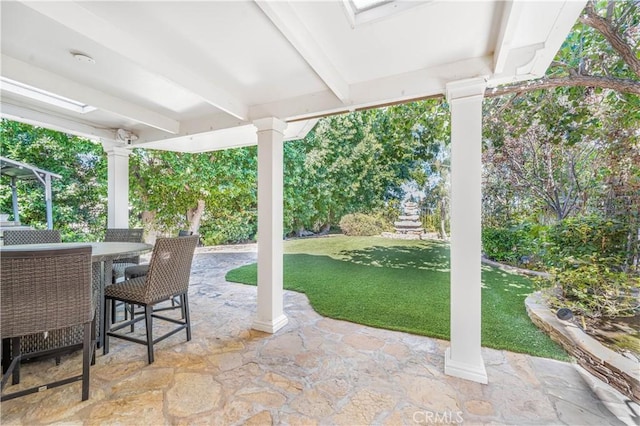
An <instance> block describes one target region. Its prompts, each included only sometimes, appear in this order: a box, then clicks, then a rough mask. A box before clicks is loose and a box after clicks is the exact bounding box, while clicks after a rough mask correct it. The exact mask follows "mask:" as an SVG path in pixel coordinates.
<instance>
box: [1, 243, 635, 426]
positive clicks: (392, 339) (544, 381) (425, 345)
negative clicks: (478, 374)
mask: <svg viewBox="0 0 640 426" xmlns="http://www.w3.org/2000/svg"><path fill="white" fill-rule="evenodd" d="M242 251H243V252H242ZM255 258H256V253H255V247H254V246H247V247H245V248H244V250H241V252H235V253H226V252H224V251H222V250H219V249H213V248H200V249H198V251H197V254H196V256H195V259H194V264H193V269H192V275H191V278H192V279H191V287H190V292H189V294H190V304H191V315H192V321H193V340H192V341H190V342H186V341H185V338H184V333H178V334H177V335H175V336H172V337H171V338H169V339H167V340H165V341H162V342H161V343H159V344H158V345H157V349H156V353H155V356H156V361H155V363H154V364H152V365H147V363H146V349H145V348H144V347H143V346H141V345H136V344H133V343H130V342H127V341H124V340H119V339H111V344H110V346H111V351H110V353H109V354H107V355H105V356H103V355H102V353H101V351H99V352H98V357H97V361H96V365H95V366H93V367H92V369H91V394H90V399H89V400H88V401H85V402H81V401H80V384H79V383H76V384H73V385H67V386H63V387H60V388H56V389H50V390H47V391H45V392H40V393H37V394H34V395H29V396H27V397H23V398H18V399H15V400H11V401H6V402H4V403H2V406H1V408H0V409H1V411H2V414H1V419H0V420H1V421H0V423H1V424H2V425H41V424H65V425H75V424H78V425H81V424H84V425H94V424H96V425H97V424H119V425H188V424H194V425H240V424H246V425H270V424H278V425H280V424H283V425H316V424H318V425H369V424H379V425H402V424H404V425H420V424H421V425H425V424H455V423H464V424H469V425H475V424H508V425H547V424H567V425H620V424H625V423H626V424H634V423H633V422H634V421H635V422H637V420H638V419H637V417H636V418H635V419H632V418H631V417H629V414H628V413H629V412H630V411H629V407H631V408H634V409H636V410H637V404H635V405H634V404H630V405H628V404H627V406H624V407H623V405H625V401H624V400H623V399H621V396H620V394H617V395H616V394H615V391H614V390H612V389H611V388H608V387H607V386H604V385H603V384H597V383H596V384H592V386H590V385H589V381H591V380H592V379H591V378H590V377H589V376H588V375H587V376H585V375H584V374H586V373H584V371H582V370H581V369H580V368H577V367H575V366H574V365H572V364H569V363H564V362H558V361H553V360H548V359H542V358H535V357H531V356H528V355H522V354H515V353H511V352H506V351H498V350H491V349H483V356H484V359H485V362H486V366H487V372H488V375H489V384H488V385H480V384H477V383H472V382H469V381H465V380H461V379H457V378H453V377H449V376H445V375H444V373H443V371H444V355H443V354H444V350H445V348H446V347H447V345H448V342H446V341H440V340H435V339H430V338H426V337H421V336H414V335H411V334H407V333H400V332H392V331H386V330H380V329H375V328H371V327H365V326H361V325H357V324H352V323H349V322H345V321H337V320H333V319H328V318H324V317H321V316H320V315H318V314H317V313H315V312H314V311H313V309H312V308H311V307H310V305H309V303H308V300H307V298H306V297H305V296H304V295H303V294H300V293H295V292H290V291H287V292H285V312H286V314H287V316H288V318H289V323H288V324H287V326H285V327H284V328H283V329H282V330H280V331H279V332H277V333H276V334H275V335H270V334H266V333H262V332H257V331H253V330H251V323H252V320H253V318H254V313H255V311H256V288H255V287H252V286H244V285H239V284H233V283H227V282H225V280H224V275H225V273H226V271H228V270H229V269H232V268H234V267H237V266H239V265H242V264H246V263H249V262H252V261H255ZM79 359H80V358H79V356H78V355H76V356H74V357H72V358H71V359H69V358H67V359H63V362H62V364H61V365H60V366H59V367H55V364H54V362H53V361H43V362H37V363H30V364H27V365H26V366H25V367H24V368H23V378H22V381H23V384H24V385H29V384H30V383H32V382H33V381H34V380H37V379H38V378H41V377H42V375H43V374H45V373H46V374H55V373H62V372H68V370H69V369H71V368H77V366H78V365H79V364H78V363H79ZM596 385H597V387H596V390H597V392H598V394H599V396H597V395H596V393H594V391H592V387H595V386H596ZM603 401H605V402H607V403H608V404H609V406H610V407H611V408H612V409H613V410H614V411H617V413H618V416H619V417H620V418H617V417H616V416H614V415H613V414H612V413H611V411H610V410H609V409H607V407H606V406H605V403H603Z"/></svg>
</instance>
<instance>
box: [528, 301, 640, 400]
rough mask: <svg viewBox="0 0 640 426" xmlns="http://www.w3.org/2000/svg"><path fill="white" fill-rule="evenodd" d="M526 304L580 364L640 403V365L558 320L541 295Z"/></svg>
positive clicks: (538, 322) (536, 320)
mask: <svg viewBox="0 0 640 426" xmlns="http://www.w3.org/2000/svg"><path fill="white" fill-rule="evenodd" d="M525 305H526V308H527V313H528V314H529V318H531V321H533V323H534V324H535V325H536V326H537V327H539V328H540V329H542V330H544V331H545V332H546V333H547V334H549V336H550V337H551V339H553V340H554V341H555V342H557V343H559V344H560V345H562V347H563V348H564V349H565V350H566V351H567V352H568V353H569V354H570V355H571V356H573V357H574V358H575V359H576V361H577V363H578V365H580V366H581V367H583V368H584V369H585V370H587V371H589V372H590V373H591V374H593V375H594V376H595V377H597V378H598V379H600V380H602V381H603V382H605V383H607V384H609V385H610V386H612V387H613V388H615V389H617V390H618V391H620V392H621V393H622V394H623V395H625V396H626V397H628V398H631V399H632V400H634V401H635V402H638V403H640V362H638V361H637V360H636V361H634V360H632V359H630V358H627V357H625V356H623V355H621V354H619V353H617V352H615V351H613V350H611V349H609V348H607V347H606V346H604V345H603V344H602V343H600V342H598V341H597V340H596V339H594V338H593V337H591V336H589V335H588V334H586V333H585V332H584V331H583V330H582V329H581V328H580V327H578V326H577V325H576V324H574V323H572V322H571V321H563V320H560V319H558V318H557V316H556V315H555V313H554V312H553V311H551V310H550V309H549V307H548V306H547V305H546V303H545V302H544V300H543V298H542V295H541V294H540V292H536V293H533V294H531V295H529V296H528V297H527V298H526V299H525Z"/></svg>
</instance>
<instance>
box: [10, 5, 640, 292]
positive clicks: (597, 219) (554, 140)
mask: <svg viewBox="0 0 640 426" xmlns="http://www.w3.org/2000/svg"><path fill="white" fill-rule="evenodd" d="M639 40H640V13H639V12H638V4H637V3H635V2H633V1H621V2H589V3H588V5H587V7H586V8H585V11H584V13H583V16H582V17H581V18H580V19H579V21H578V22H577V23H576V25H575V27H574V28H573V31H572V32H571V33H570V34H569V36H568V38H567V40H566V42H565V43H564V45H563V46H562V48H561V50H560V51H559V52H558V55H557V57H556V58H555V60H554V62H553V64H552V66H551V67H550V68H549V71H548V73H547V75H546V76H545V77H544V78H542V79H540V80H538V81H536V82H531V83H527V84H524V85H513V86H507V87H501V88H498V89H496V90H491V89H490V90H488V91H487V94H486V95H487V98H486V100H485V102H484V114H483V118H484V138H483V139H484V154H483V155H484V178H483V179H484V181H483V185H484V186H483V191H484V194H483V226H484V231H483V243H484V251H485V254H486V255H487V256H489V257H491V258H493V259H496V260H500V261H506V262H509V263H512V264H516V265H526V266H527V267H531V268H538V269H549V268H556V269H554V271H557V274H558V275H556V278H555V279H554V280H555V281H554V280H552V281H553V282H552V284H553V283H558V282H560V281H562V280H561V278H562V275H561V274H562V273H568V272H574V270H575V269H576V268H578V269H579V265H581V264H582V263H584V262H585V261H586V260H585V259H588V260H589V262H591V263H594V262H595V264H598V265H602V266H603V267H606V268H609V269H610V270H612V271H613V273H620V274H623V273H624V274H627V273H630V274H631V278H629V279H627V278H625V279H624V281H625V282H626V283H627V284H628V288H631V287H633V286H635V285H636V284H635V281H633V280H635V278H633V277H634V274H635V273H637V270H638V257H639V251H640V248H639V245H640V244H639V241H640V96H639V95H638V94H639V93H640V55H639V54H638V43H639V42H640V41H639ZM497 95H499V96H497ZM449 120H450V114H449V109H448V105H447V103H446V102H445V100H444V99H431V100H425V101H420V102H414V103H408V104H403V105H394V106H389V107H385V108H381V109H376V110H368V111H360V112H354V113H349V114H343V115H335V116H330V117H326V118H323V119H321V120H320V121H319V123H318V124H317V125H316V127H315V128H314V129H313V130H312V131H311V132H310V133H309V134H308V135H307V137H306V138H305V139H304V140H300V141H294V142H288V143H286V144H285V149H284V161H285V171H284V172H285V175H284V182H285V188H284V212H285V217H284V229H285V233H286V235H288V236H295V235H306V234H308V233H309V232H313V233H326V232H329V231H330V230H331V228H332V227H334V228H335V227H337V226H338V225H339V223H340V221H341V219H343V217H345V216H346V215H349V216H347V220H345V221H344V222H343V223H349V226H350V229H361V228H363V227H365V226H364V222H366V223H374V222H375V223H380V221H382V222H385V223H386V225H385V224H384V223H382V224H380V228H385V226H386V227H388V226H390V225H391V223H392V222H393V220H396V219H397V216H398V214H399V207H400V204H401V202H402V201H403V200H407V199H412V200H414V201H417V202H418V203H419V204H420V207H421V211H422V221H423V225H424V226H425V228H426V229H427V230H428V231H434V232H437V233H438V234H439V235H440V237H442V238H446V237H447V234H448V193H449V154H448V145H449V138H450V128H449V124H450V123H449ZM0 134H1V138H2V139H1V145H0V148H1V153H2V155H3V156H6V157H9V158H11V159H14V160H18V161H22V162H26V163H29V164H33V165H35V166H37V167H40V168H43V169H45V170H49V171H52V172H55V173H58V174H60V175H62V178H61V179H57V180H54V182H53V193H54V224H55V227H56V228H57V229H59V230H61V231H62V234H63V238H64V240H67V241H82V240H85V241H86V240H95V239H98V238H101V236H102V234H103V232H104V228H105V227H106V205H107V202H106V192H107V190H106V179H107V177H106V157H105V154H104V153H103V150H102V147H101V146H100V145H98V144H95V143H92V142H90V141H87V140H83V139H80V138H77V137H74V136H70V135H66V134H61V133H59V132H55V131H50V130H46V129H42V128H37V127H32V126H30V125H27V124H21V123H16V122H11V121H6V120H3V121H2V125H1V127H0ZM129 164H130V202H131V207H130V208H131V215H130V218H131V223H130V225H131V226H135V227H137V226H144V228H145V231H146V233H147V236H148V238H149V239H153V237H154V236H155V235H157V234H169V235H171V234H175V233H177V230H179V229H190V230H192V231H194V232H198V233H200V234H201V236H202V239H203V241H204V242H205V244H221V243H237V242H244V241H251V240H254V239H255V237H256V231H257V229H256V228H257V226H256V223H257V196H256V189H257V185H256V178H257V151H256V148H255V147H248V148H238V149H230V150H226V151H216V152H209V153H204V154H182V153H175V152H164V151H153V150H145V149H135V150H134V151H133V153H132V155H131V157H130V161H129ZM1 183H2V185H1V187H0V209H1V211H2V212H7V213H9V212H11V192H10V188H9V184H8V180H7V179H6V178H5V177H3V180H2V181H1ZM18 192H19V198H20V209H21V220H22V222H23V223H26V224H29V225H32V226H34V227H44V225H45V223H46V220H45V217H44V216H45V208H44V195H43V191H42V189H41V188H40V187H39V185H38V184H37V183H26V182H20V183H19V187H18ZM356 213H357V214H358V215H354V214H356ZM354 218H355V219H354ZM358 218H361V219H358ZM354 220H355V222H354ZM358 220H360V221H362V222H363V223H358ZM376 226H377V225H376ZM366 228H367V229H368V228H369V226H366ZM581 262H582V263H581ZM582 275H584V274H582ZM579 276H580V274H578V276H575V274H574V275H573V276H572V280H573V281H574V282H575V281H578V282H580V280H579V279H578V278H579ZM625 277H626V275H625ZM583 281H584V282H583V283H582V284H584V288H582V287H581V288H580V291H585V292H587V293H588V292H591V293H593V292H594V291H595V290H594V289H593V288H592V287H589V286H590V284H589V283H588V282H587V280H586V279H585V280H583ZM582 284H580V285H582ZM598 291H600V290H598ZM603 291H604V293H607V292H609V293H611V294H613V295H614V296H612V297H613V298H615V297H618V296H617V295H619V294H620V291H619V290H616V289H614V290H611V289H605V290H603ZM621 291H623V292H624V291H627V290H626V289H624V288H623V290H621ZM560 303H565V302H564V301H563V302H560Z"/></svg>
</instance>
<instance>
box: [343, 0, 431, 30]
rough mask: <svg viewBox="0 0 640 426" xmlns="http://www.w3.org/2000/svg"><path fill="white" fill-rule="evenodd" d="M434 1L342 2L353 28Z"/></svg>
mask: <svg viewBox="0 0 640 426" xmlns="http://www.w3.org/2000/svg"><path fill="white" fill-rule="evenodd" d="M431 1H432V0H410V1H401V0H342V4H343V5H344V10H345V13H346V14H347V18H348V19H349V22H350V23H351V27H352V28H355V27H357V26H358V25H361V24H365V23H369V22H373V21H378V20H381V19H385V18H388V17H390V16H392V15H395V14H397V13H399V12H402V11H405V10H407V9H410V8H412V7H414V6H420V5H423V4H425V3H430V2H431Z"/></svg>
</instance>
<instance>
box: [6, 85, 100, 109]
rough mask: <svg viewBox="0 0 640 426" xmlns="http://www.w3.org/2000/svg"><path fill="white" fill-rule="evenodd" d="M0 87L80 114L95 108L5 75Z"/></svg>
mask: <svg viewBox="0 0 640 426" xmlns="http://www.w3.org/2000/svg"><path fill="white" fill-rule="evenodd" d="M0 88H1V89H2V90H5V91H7V92H11V93H14V94H16V95H20V96H25V97H27V98H30V99H33V100H36V101H39V102H44V103H47V104H49V105H53V106H57V107H59V108H64V109H68V110H70V111H75V112H79V113H80V114H86V113H88V112H91V111H95V110H96V108H95V107H92V106H91V105H87V104H84V103H82V102H78V101H75V100H73V99H69V98H65V97H64V96H60V95H56V94H55V93H51V92H47V91H46V90H42V89H38V88H37V87H33V86H29V85H28V84H24V83H20V82H18V81H15V80H11V79H9V78H5V77H1V78H0Z"/></svg>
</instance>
